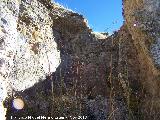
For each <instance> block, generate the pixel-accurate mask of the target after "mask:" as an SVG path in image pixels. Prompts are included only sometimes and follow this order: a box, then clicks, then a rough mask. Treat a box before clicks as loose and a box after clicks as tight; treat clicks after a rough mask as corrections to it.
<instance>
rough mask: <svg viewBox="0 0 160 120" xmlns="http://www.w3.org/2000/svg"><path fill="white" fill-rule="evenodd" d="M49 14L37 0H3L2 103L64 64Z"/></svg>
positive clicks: (0, 21)
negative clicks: (61, 60)
mask: <svg viewBox="0 0 160 120" xmlns="http://www.w3.org/2000/svg"><path fill="white" fill-rule="evenodd" d="M48 14H49V11H48V9H47V8H46V7H45V6H44V5H43V4H41V3H40V2H38V1H37V0H28V1H25V0H22V1H18V0H16V1H12V0H8V1H6V0H2V1H0V30H1V31H0V40H1V48H0V49H1V54H0V55H1V58H0V61H1V62H0V64H1V80H0V83H1V88H2V90H1V92H2V93H3V94H4V96H3V95H2V98H1V104H2V101H3V100H4V99H5V97H7V94H8V95H11V94H12V91H21V90H25V89H26V88H29V87H32V86H33V85H34V84H35V83H37V82H39V81H41V80H44V79H45V77H46V75H48V74H51V72H54V71H55V70H56V67H58V65H59V64H60V52H59V51H58V50H57V44H56V42H55V41H54V35H53V32H52V27H51V26H52V24H53V21H52V20H51V17H50V16H49V15H48ZM13 94H14V92H13ZM1 106H2V105H1Z"/></svg>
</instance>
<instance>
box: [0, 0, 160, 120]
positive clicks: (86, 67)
mask: <svg viewBox="0 0 160 120" xmlns="http://www.w3.org/2000/svg"><path fill="white" fill-rule="evenodd" d="M0 3H1V4H0V7H1V9H0V10H1V12H0V19H1V21H0V25H1V26H0V27H1V29H0V40H1V44H0V47H1V48H0V49H1V59H0V60H1V61H0V64H1V81H0V83H1V84H0V88H2V89H1V90H0V92H1V93H2V94H3V95H2V96H1V97H0V105H1V106H2V107H1V108H2V109H0V111H3V112H1V114H0V115H1V116H3V119H5V118H4V115H5V114H6V115H7V116H6V119H8V120H10V118H11V116H12V117H16V118H15V119H17V118H21V117H26V116H32V117H37V116H39V115H44V116H48V117H49V116H50V117H60V116H62V115H63V116H65V117H68V116H79V115H82V116H83V115H85V116H87V117H88V118H87V119H90V120H106V119H114V120H130V119H131V120H132V119H133V120H143V119H144V120H145V119H146V118H147V119H151V118H154V119H157V120H158V119H159V118H158V117H159V114H160V113H159V111H158V110H159V108H160V103H159V99H160V98H159V97H160V96H159V85H160V84H159V28H160V27H159V17H158V14H159V1H158V0H153V1H152V2H151V1H149V0H123V4H124V18H125V22H124V25H123V26H122V27H121V28H120V30H118V31H117V32H115V33H114V34H113V35H111V36H105V35H104V34H101V33H94V32H92V30H91V29H90V28H89V27H88V25H87V21H86V19H85V18H84V17H83V16H82V15H79V14H78V13H74V12H72V11H69V10H67V9H65V8H63V7H61V6H59V5H56V4H55V3H51V1H50V0H21V1H18V0H17V1H12V0H9V1H7V2H6V1H5V0H4V1H1V2H0ZM6 97H7V98H6ZM16 97H18V98H21V99H23V101H24V102H25V107H24V108H23V109H22V110H16V109H15V108H14V107H13V106H12V102H13V99H14V98H16ZM4 106H5V108H7V113H6V109H5V108H4Z"/></svg>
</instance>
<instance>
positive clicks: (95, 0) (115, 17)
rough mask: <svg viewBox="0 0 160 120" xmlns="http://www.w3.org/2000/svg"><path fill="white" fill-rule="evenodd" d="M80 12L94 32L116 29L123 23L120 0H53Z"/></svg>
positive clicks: (110, 31)
mask: <svg viewBox="0 0 160 120" xmlns="http://www.w3.org/2000/svg"><path fill="white" fill-rule="evenodd" d="M55 2H58V3H60V4H61V5H63V6H64V7H67V8H69V9H72V10H73V11H76V12H78V13H80V14H82V15H83V16H84V17H85V18H86V19H87V20H88V23H89V26H90V27H91V28H92V29H93V31H96V32H109V33H112V32H113V31H114V30H118V29H119V28H120V26H122V24H123V17H122V0H55Z"/></svg>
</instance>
